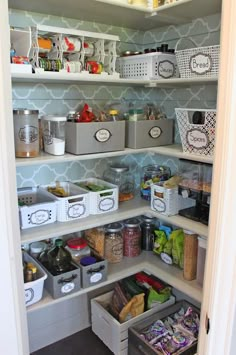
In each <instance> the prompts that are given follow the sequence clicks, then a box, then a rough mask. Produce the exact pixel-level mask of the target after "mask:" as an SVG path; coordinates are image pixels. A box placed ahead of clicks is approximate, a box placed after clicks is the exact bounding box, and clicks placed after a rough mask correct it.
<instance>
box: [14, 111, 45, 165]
mask: <svg viewBox="0 0 236 355" xmlns="http://www.w3.org/2000/svg"><path fill="white" fill-rule="evenodd" d="M38 114H39V111H38V110H27V109H16V110H13V117H14V139H15V155H16V157H18V158H33V157H37V156H38V154H39V124H38Z"/></svg>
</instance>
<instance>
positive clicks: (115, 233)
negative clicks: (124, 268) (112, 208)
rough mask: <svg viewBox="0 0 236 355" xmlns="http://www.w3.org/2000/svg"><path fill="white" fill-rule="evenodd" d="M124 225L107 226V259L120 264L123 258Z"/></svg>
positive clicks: (112, 224)
mask: <svg viewBox="0 0 236 355" xmlns="http://www.w3.org/2000/svg"><path fill="white" fill-rule="evenodd" d="M122 228H123V226H122V224H121V223H111V224H108V225H107V226H105V259H107V261H108V262H110V263H119V262H120V261H121V260H122V258H123V236H122Z"/></svg>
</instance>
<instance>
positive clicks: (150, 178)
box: [140, 165, 171, 201]
mask: <svg viewBox="0 0 236 355" xmlns="http://www.w3.org/2000/svg"><path fill="white" fill-rule="evenodd" d="M170 175H171V172H170V168H169V167H168V166H164V165H147V166H144V167H143V168H142V176H141V186H140V187H141V189H140V190H141V191H140V192H141V197H142V198H144V199H145V200H148V201H150V200H151V185H152V184H155V183H157V182H160V181H165V180H168V179H169V178H170Z"/></svg>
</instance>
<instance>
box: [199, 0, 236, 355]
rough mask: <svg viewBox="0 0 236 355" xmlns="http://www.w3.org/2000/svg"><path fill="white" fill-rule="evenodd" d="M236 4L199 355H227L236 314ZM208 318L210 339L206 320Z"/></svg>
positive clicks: (226, 34) (224, 77)
mask: <svg viewBox="0 0 236 355" xmlns="http://www.w3.org/2000/svg"><path fill="white" fill-rule="evenodd" d="M235 14H236V1H235V0H223V9H222V26H221V64H220V76H219V83H218V100H217V101H218V102H217V135H216V149H215V159H214V169H213V174H214V176H213V191H212V203H211V212H210V228H209V240H208V251H207V265H206V275H205V280H204V298H203V304H202V317H201V334H200V341H199V347H198V354H199V355H213V354H214V355H229V354H233V353H232V352H231V345H232V346H235V345H234V344H235V341H236V340H234V339H233V334H232V331H233V329H234V327H233V324H234V317H235V311H236V235H235V234H236V20H235ZM207 315H208V317H209V319H210V331H209V334H208V335H206V331H205V320H206V316H207Z"/></svg>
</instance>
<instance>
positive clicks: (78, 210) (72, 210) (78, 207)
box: [67, 203, 86, 218]
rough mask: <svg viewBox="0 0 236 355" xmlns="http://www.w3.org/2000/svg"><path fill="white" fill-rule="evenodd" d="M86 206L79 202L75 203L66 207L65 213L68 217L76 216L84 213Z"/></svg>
mask: <svg viewBox="0 0 236 355" xmlns="http://www.w3.org/2000/svg"><path fill="white" fill-rule="evenodd" d="M85 211H86V208H85V206H84V205H82V204H81V203H75V204H74V205H72V206H70V207H69V208H68V211H67V214H68V216H69V217H70V218H78V217H80V216H83V215H84V214H85Z"/></svg>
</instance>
